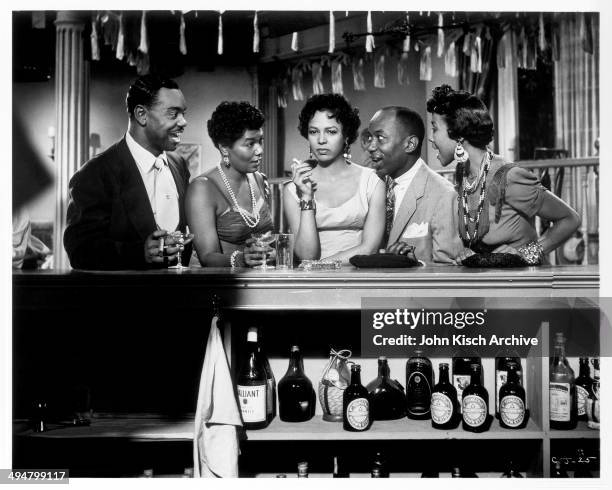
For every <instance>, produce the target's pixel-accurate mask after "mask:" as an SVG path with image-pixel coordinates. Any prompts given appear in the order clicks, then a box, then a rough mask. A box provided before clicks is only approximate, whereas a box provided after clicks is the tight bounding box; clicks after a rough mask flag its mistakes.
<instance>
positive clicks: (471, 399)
mask: <svg viewBox="0 0 612 490" xmlns="http://www.w3.org/2000/svg"><path fill="white" fill-rule="evenodd" d="M461 405H462V407H463V420H464V421H465V423H466V424H467V425H469V426H470V427H480V426H481V425H482V424H484V423H485V421H486V420H487V415H488V414H487V404H486V402H485V401H484V400H483V399H482V398H481V397H479V396H478V395H468V396H464V397H463V401H462V403H461Z"/></svg>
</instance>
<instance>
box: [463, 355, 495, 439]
mask: <svg viewBox="0 0 612 490" xmlns="http://www.w3.org/2000/svg"><path fill="white" fill-rule="evenodd" d="M480 380H481V367H480V364H472V377H471V380H470V384H469V385H468V386H467V387H466V388H465V390H463V398H462V400H461V407H462V410H461V412H462V415H463V429H464V430H467V431H470V432H484V431H485V430H487V428H488V426H487V422H488V417H489V393H488V392H487V389H486V388H485V387H484V386H483V385H482V384H481V382H480Z"/></svg>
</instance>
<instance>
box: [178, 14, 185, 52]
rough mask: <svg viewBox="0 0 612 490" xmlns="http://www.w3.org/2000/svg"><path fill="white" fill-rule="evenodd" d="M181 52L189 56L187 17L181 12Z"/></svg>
mask: <svg viewBox="0 0 612 490" xmlns="http://www.w3.org/2000/svg"><path fill="white" fill-rule="evenodd" d="M179 51H180V52H181V54H187V41H186V39H185V16H184V15H183V13H182V12H181V25H180V27H179Z"/></svg>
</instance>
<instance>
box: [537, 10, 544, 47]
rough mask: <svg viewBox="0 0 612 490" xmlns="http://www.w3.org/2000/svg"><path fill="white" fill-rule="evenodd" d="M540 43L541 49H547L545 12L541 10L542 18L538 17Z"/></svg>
mask: <svg viewBox="0 0 612 490" xmlns="http://www.w3.org/2000/svg"><path fill="white" fill-rule="evenodd" d="M538 44H539V47H540V51H542V52H543V51H545V50H546V32H545V31H544V14H543V13H542V12H540V18H539V19H538Z"/></svg>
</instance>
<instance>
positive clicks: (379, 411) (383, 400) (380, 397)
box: [366, 356, 406, 420]
mask: <svg viewBox="0 0 612 490" xmlns="http://www.w3.org/2000/svg"><path fill="white" fill-rule="evenodd" d="M366 389H367V390H368V393H369V395H370V397H369V398H370V411H371V417H372V420H395V419H401V418H402V417H405V416H406V395H404V387H403V386H402V385H401V384H400V383H398V382H397V381H395V380H394V379H391V378H390V373H389V364H388V362H387V358H386V357H384V356H381V357H379V358H378V376H377V377H376V378H375V379H374V380H372V381H370V382H369V383H368V385H367V386H366Z"/></svg>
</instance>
